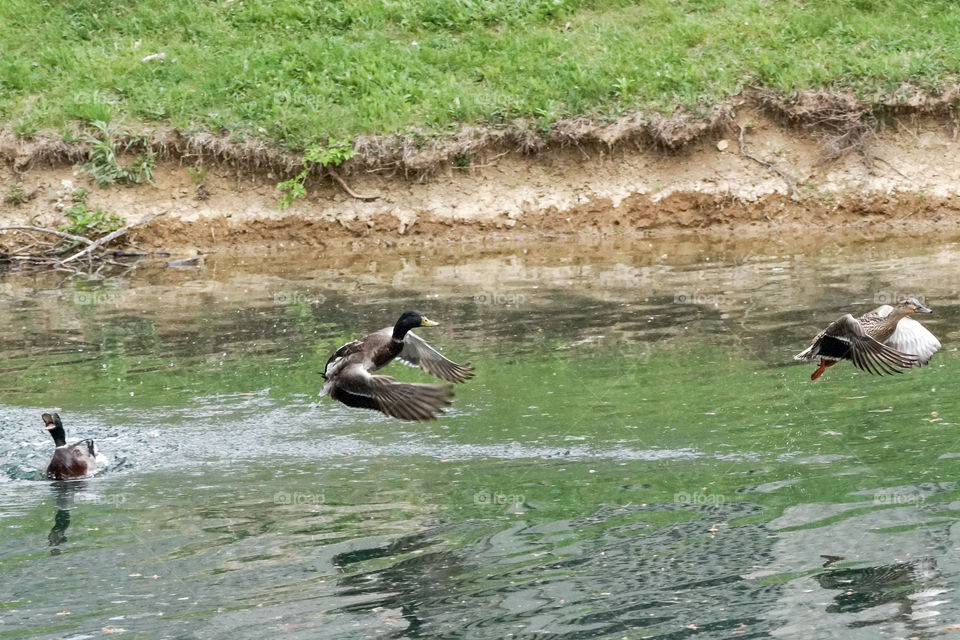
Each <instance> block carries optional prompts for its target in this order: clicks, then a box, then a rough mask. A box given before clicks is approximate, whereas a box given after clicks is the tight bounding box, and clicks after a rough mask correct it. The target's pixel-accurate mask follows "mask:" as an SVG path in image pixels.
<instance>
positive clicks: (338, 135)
mask: <svg viewBox="0 0 960 640" xmlns="http://www.w3.org/2000/svg"><path fill="white" fill-rule="evenodd" d="M568 22H569V23H570V24H569V28H566V27H565V25H566V24H567V23H568ZM0 25H4V26H3V29H2V33H3V36H2V38H0V48H2V51H3V56H2V57H0V122H5V123H6V126H7V127H9V128H10V129H12V130H13V131H15V132H17V133H19V134H21V135H30V134H32V133H34V132H37V131H40V130H43V129H51V128H52V129H61V130H63V131H64V132H65V134H64V135H68V134H67V133H66V132H68V131H71V130H72V127H73V125H72V124H71V123H75V122H80V123H82V124H85V123H87V122H92V121H95V120H101V121H105V122H111V121H113V122H116V121H118V120H120V121H123V122H125V123H127V124H134V123H139V122H142V121H148V122H161V123H164V124H170V125H172V126H174V127H177V128H180V129H183V130H186V131H192V130H197V129H204V130H212V131H224V132H228V133H230V134H231V135H234V136H237V137H249V136H254V137H260V138H264V139H267V140H269V141H272V142H277V143H282V144H286V145H289V146H292V147H296V148H299V149H302V148H305V147H306V146H308V145H310V144H316V143H324V142H325V141H326V140H327V139H328V138H334V139H353V138H355V137H356V136H357V135H360V134H366V133H377V134H392V133H406V132H410V131H418V132H421V133H424V134H426V135H433V134H442V133H444V132H448V131H450V130H452V129H455V128H456V127H457V126H459V125H460V124H463V123H468V124H470V123H480V124H487V125H502V124H505V123H510V122H513V121H515V120H517V119H519V118H524V119H528V120H532V121H534V122H535V123H536V124H537V125H538V127H539V128H540V129H542V130H546V129H548V128H549V126H550V125H551V124H552V123H553V122H555V121H556V120H557V119H558V118H562V117H566V116H574V115H581V114H591V115H593V116H595V117H597V118H603V117H607V116H615V115H616V114H619V113H622V112H625V111H630V110H635V109H642V110H651V109H652V110H659V111H664V112H667V111H669V110H671V109H673V108H674V107H675V106H676V105H678V104H679V105H683V106H684V107H686V108H688V109H692V110H695V111H697V110H702V109H704V108H706V107H708V106H711V105H713V104H716V103H718V102H721V101H723V100H724V99H725V98H727V97H729V96H731V95H733V94H736V93H738V92H739V91H740V90H741V88H743V87H744V86H748V85H749V86H763V87H767V88H771V89H775V90H778V91H789V90H792V89H813V88H821V87H829V88H838V87H849V88H852V89H854V90H855V91H857V92H859V93H861V94H868V95H869V94H873V93H887V92H890V91H892V90H895V89H896V88H897V87H898V86H899V85H900V84H901V83H902V82H911V83H914V84H917V85H919V86H921V87H923V88H928V89H933V88H936V87H937V86H940V85H941V84H942V83H943V82H945V81H948V80H950V79H952V78H953V77H954V76H955V75H956V74H957V72H958V69H960V11H957V10H956V4H955V3H954V2H951V1H947V0H941V1H927V2H925V1H922V0H809V1H806V2H801V1H777V2H760V1H758V0H726V1H723V0H677V1H656V2H654V1H646V2H627V1H625V0H593V1H591V0H393V1H390V0H343V1H339V2H337V1H330V0H327V1H323V0H319V1H311V2H304V1H303V0H274V1H270V2H267V1H264V0H243V1H240V0H233V1H231V0H220V1H209V0H207V1H197V0H139V1H135V2H129V3H115V2H109V1H107V0H64V1H63V2H55V3H54V2H49V1H38V0H7V2H4V3H2V4H0ZM160 52H163V53H165V54H166V59H165V60H163V61H160V60H153V61H150V62H141V60H142V58H144V57H145V56H147V55H150V54H155V53H160Z"/></svg>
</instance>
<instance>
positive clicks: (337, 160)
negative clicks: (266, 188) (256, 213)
mask: <svg viewBox="0 0 960 640" xmlns="http://www.w3.org/2000/svg"><path fill="white" fill-rule="evenodd" d="M356 153H357V152H356V151H354V150H353V147H352V146H351V144H350V143H349V142H333V141H328V142H327V146H326V147H323V146H321V145H318V144H315V145H313V146H311V147H308V148H307V152H306V153H305V154H303V170H302V171H300V173H298V174H297V175H296V177H295V178H292V179H290V180H284V181H283V182H281V183H279V184H278V185H277V189H279V190H280V191H282V192H283V199H281V200H280V202H279V204H277V208H278V209H286V208H287V207H289V206H290V203H292V202H293V201H294V200H296V199H297V198H302V197H303V196H305V195H307V187H306V186H305V185H304V182H306V180H307V175H309V173H310V170H311V169H313V167H314V166H316V165H320V166H321V167H336V166H339V165H341V164H343V163H344V162H346V161H347V160H349V159H350V158H352V157H353V156H355V155H356Z"/></svg>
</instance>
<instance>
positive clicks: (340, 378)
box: [320, 311, 473, 420]
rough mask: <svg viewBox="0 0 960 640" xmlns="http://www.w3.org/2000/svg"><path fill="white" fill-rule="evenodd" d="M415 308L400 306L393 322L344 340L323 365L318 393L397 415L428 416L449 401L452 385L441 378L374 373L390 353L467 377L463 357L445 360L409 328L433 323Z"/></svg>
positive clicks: (444, 374)
mask: <svg viewBox="0 0 960 640" xmlns="http://www.w3.org/2000/svg"><path fill="white" fill-rule="evenodd" d="M436 325H437V323H436V322H433V321H432V320H428V319H427V318H425V317H424V316H423V314H421V313H420V312H419V311H405V312H404V313H403V315H401V316H400V319H399V320H397V323H396V324H395V325H394V326H392V327H386V328H385V329H381V330H380V331H375V332H374V333H371V334H370V335H368V336H366V337H364V338H361V339H359V340H354V341H353V342H348V343H347V344H345V345H343V346H342V347H340V348H339V349H337V352H336V353H334V354H333V355H332V356H330V359H329V360H328V361H327V366H326V367H325V368H324V371H323V374H322V375H323V378H324V380H326V382H325V383H324V385H323V390H322V391H321V392H320V395H329V396H330V397H331V398H333V399H334V400H337V401H339V402H342V403H343V404H345V405H347V406H348V407H361V408H364V409H373V410H375V411H382V412H383V413H385V414H387V415H388V416H393V417H394V418H401V419H403V420H431V419H433V418H436V417H437V415H438V414H439V413H440V412H441V410H442V408H443V407H444V406H446V405H448V404H450V400H451V398H452V397H453V391H452V390H451V389H452V388H451V387H450V386H449V385H442V384H416V383H406V382H398V381H397V380H396V379H394V378H392V377H390V376H374V375H371V372H372V371H376V370H377V369H380V368H382V367H385V366H386V365H387V364H388V363H389V362H390V361H391V360H393V359H394V358H399V359H400V360H402V361H404V362H406V363H407V364H409V365H412V366H415V367H420V368H421V369H423V370H424V371H426V372H427V373H429V374H430V375H432V376H435V377H437V378H442V379H443V380H448V381H450V382H463V381H465V380H469V379H470V378H472V377H473V367H471V366H470V364H469V363H467V364H466V365H459V364H457V363H456V362H453V361H451V360H447V359H446V358H444V357H443V356H442V355H440V354H439V353H438V352H437V351H436V350H435V349H433V348H432V347H431V346H430V345H429V344H427V343H426V341H425V340H424V339H423V338H421V337H419V336H417V335H414V334H413V333H411V332H410V330H411V329H413V328H415V327H433V326H436Z"/></svg>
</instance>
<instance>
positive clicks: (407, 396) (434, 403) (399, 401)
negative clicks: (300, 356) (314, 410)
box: [328, 364, 453, 420]
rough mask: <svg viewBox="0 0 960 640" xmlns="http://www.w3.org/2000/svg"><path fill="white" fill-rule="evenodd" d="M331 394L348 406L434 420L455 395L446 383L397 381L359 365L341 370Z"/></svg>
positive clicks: (396, 416) (405, 417)
mask: <svg viewBox="0 0 960 640" xmlns="http://www.w3.org/2000/svg"><path fill="white" fill-rule="evenodd" d="M328 393H329V395H330V397H331V398H333V399H334V400H338V401H339V402H342V403H343V404H345V405H347V406H350V407H359V408H362V409H373V410H375V411H381V412H383V413H385V414H387V415H388V416H393V417H394V418H400V419H401V420H432V419H434V418H436V417H437V416H438V415H439V414H440V413H441V412H442V410H443V407H445V406H447V405H449V404H450V401H451V400H452V398H453V391H452V390H451V387H449V386H447V385H439V384H412V383H407V382H397V380H396V379H394V378H392V377H390V376H375V375H371V374H370V372H368V371H367V370H366V369H364V368H363V367H362V366H361V365H359V364H355V365H351V366H348V367H345V368H344V369H342V370H341V371H340V372H338V375H337V380H336V384H334V385H332V386H331V388H330V389H329V391H328Z"/></svg>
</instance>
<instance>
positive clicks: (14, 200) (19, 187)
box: [3, 181, 30, 207]
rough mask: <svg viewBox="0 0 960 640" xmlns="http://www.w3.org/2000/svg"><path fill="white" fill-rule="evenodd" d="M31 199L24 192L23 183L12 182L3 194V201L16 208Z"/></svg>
mask: <svg viewBox="0 0 960 640" xmlns="http://www.w3.org/2000/svg"><path fill="white" fill-rule="evenodd" d="M29 199H30V196H29V194H27V192H26V191H25V190H24V188H23V183H22V182H17V181H11V182H10V186H9V188H7V190H6V191H5V192H4V194H3V201H4V202H6V203H8V204H12V205H13V206H15V207H18V206H20V205H21V204H23V203H24V202H26V201H27V200H29Z"/></svg>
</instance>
